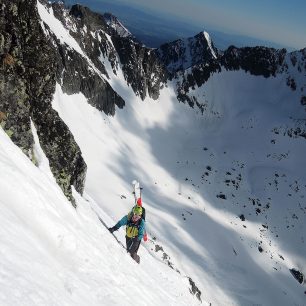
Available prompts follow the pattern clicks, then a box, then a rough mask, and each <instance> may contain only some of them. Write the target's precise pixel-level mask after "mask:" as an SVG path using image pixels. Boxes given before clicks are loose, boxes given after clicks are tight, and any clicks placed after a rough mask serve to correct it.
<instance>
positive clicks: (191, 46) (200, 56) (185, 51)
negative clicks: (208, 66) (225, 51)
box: [157, 31, 218, 73]
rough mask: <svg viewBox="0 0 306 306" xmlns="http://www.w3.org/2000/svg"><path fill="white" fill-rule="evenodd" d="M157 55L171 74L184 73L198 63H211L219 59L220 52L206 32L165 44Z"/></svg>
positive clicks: (158, 50)
mask: <svg viewBox="0 0 306 306" xmlns="http://www.w3.org/2000/svg"><path fill="white" fill-rule="evenodd" d="M157 53H158V55H159V57H160V58H161V60H162V62H164V63H165V65H166V66H167V68H168V70H169V72H170V73H175V72H177V71H183V70H186V69H187V68H189V67H192V66H194V65H196V64H198V63H202V62H209V61H211V60H214V59H217V57H218V50H217V49H216V48H215V46H214V44H213V42H212V40H211V38H210V36H209V34H208V33H207V32H205V31H202V32H200V33H198V34H197V35H195V36H193V37H189V38H183V39H178V40H175V41H173V42H169V43H166V44H163V45H161V46H160V47H159V48H158V49H157Z"/></svg>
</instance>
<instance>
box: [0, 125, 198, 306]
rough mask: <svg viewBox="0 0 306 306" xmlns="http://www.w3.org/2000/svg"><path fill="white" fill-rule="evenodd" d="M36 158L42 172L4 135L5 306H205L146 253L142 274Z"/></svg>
mask: <svg viewBox="0 0 306 306" xmlns="http://www.w3.org/2000/svg"><path fill="white" fill-rule="evenodd" d="M33 131H34V134H35V129H33ZM35 138H36V141H37V136H36V137H35ZM36 155H37V159H38V161H39V168H36V167H35V166H34V165H33V164H32V163H31V161H30V160H28V159H27V157H26V156H25V155H24V154H23V153H22V152H21V150H20V149H19V148H18V147H16V146H15V145H14V144H13V143H12V142H11V140H10V139H9V138H8V136H7V135H6V134H5V133H4V132H3V130H2V129H0V164H1V176H0V189H1V199H0V211H1V212H0V222H1V229H0V233H1V234H0V258H1V260H0V285H1V291H0V305H6V306H10V305H14V306H15V305H131V304H133V305H166V304H167V305H168V304H169V305H197V304H199V301H197V300H196V299H195V298H194V297H193V296H192V295H190V293H189V290H188V286H189V282H188V280H187V279H186V278H184V277H182V276H180V275H179V274H177V273H175V272H174V271H173V270H170V269H168V268H167V267H166V266H165V265H164V264H162V263H159V262H157V261H156V260H155V259H154V258H152V256H150V254H149V253H148V252H147V251H146V250H145V249H142V250H141V251H140V252H141V254H142V260H143V262H144V264H141V265H140V266H138V265H137V264H136V263H135V262H134V261H133V260H132V259H131V258H130V257H129V256H128V255H127V254H126V251H125V250H124V249H123V248H122V247H121V246H120V245H119V244H118V243H117V242H116V240H115V239H114V238H113V237H112V236H111V234H110V233H109V232H108V230H107V229H106V228H105V227H104V226H103V225H102V224H101V223H100V221H99V219H98V217H97V214H96V213H95V212H94V211H93V210H92V208H91V206H90V205H89V202H88V200H85V199H84V198H81V197H80V196H79V195H78V194H77V193H74V196H75V197H76V200H77V205H78V208H77V210H75V209H74V208H73V207H72V205H71V204H70V203H69V202H68V201H67V199H66V198H65V196H64V195H63V194H62V192H61V190H60V188H59V187H58V186H57V185H56V183H55V180H54V179H53V177H52V176H50V173H51V172H50V169H49V168H48V161H47V159H46V157H45V156H44V154H43V152H42V150H41V149H40V147H39V143H36ZM91 204H92V205H94V202H93V201H92V200H91ZM99 213H100V215H101V216H103V219H104V221H105V222H108V223H113V221H112V220H111V219H110V218H109V217H108V216H107V215H105V214H104V213H103V211H102V210H101V209H100V210H99Z"/></svg>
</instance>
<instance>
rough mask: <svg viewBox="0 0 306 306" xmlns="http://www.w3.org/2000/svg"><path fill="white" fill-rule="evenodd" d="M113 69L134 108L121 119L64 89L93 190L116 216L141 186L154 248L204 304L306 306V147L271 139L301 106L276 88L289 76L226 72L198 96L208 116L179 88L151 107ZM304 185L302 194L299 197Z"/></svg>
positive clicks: (63, 109) (59, 103)
mask: <svg viewBox="0 0 306 306" xmlns="http://www.w3.org/2000/svg"><path fill="white" fill-rule="evenodd" d="M109 74H110V76H111V81H110V82H111V85H113V86H114V87H115V86H117V87H116V88H115V89H116V90H117V92H118V93H119V94H120V95H121V96H123V97H125V98H126V101H127V106H126V107H125V108H124V109H123V110H117V113H116V115H115V117H107V116H105V115H104V114H102V113H100V112H98V111H97V110H96V109H94V108H92V107H91V106H90V105H88V104H87V102H86V99H85V98H84V97H83V96H82V95H72V96H67V95H65V94H63V93H62V92H61V89H60V86H57V90H56V95H55V98H54V103H53V106H54V108H55V109H56V110H57V111H58V112H59V114H60V116H61V117H62V118H63V119H64V121H65V122H66V123H67V124H68V126H69V127H70V129H71V131H72V133H73V134H74V135H75V138H76V141H77V142H78V144H79V145H80V147H81V150H82V152H83V155H84V159H85V161H86V163H87V165H88V175H87V180H86V186H85V190H86V193H87V194H88V195H90V197H91V198H92V199H94V200H95V201H96V203H97V204H98V205H99V207H102V208H103V210H105V211H106V213H107V214H108V215H110V216H111V217H112V218H113V219H114V220H117V219H119V218H120V217H121V216H122V215H123V214H125V213H126V212H127V211H128V210H129V209H130V207H131V206H132V201H133V200H132V196H131V193H130V192H131V185H130V182H131V181H132V180H133V179H134V178H137V179H139V180H140V181H141V182H142V184H143V186H144V191H143V197H144V203H145V206H146V208H147V223H148V224H147V225H148V230H149V233H150V235H151V237H156V240H155V242H154V243H155V244H158V245H160V246H162V247H163V249H164V251H165V253H166V254H167V255H168V256H170V262H171V263H172V264H173V266H174V267H175V268H176V269H178V270H180V271H182V272H183V274H186V275H188V276H190V277H191V278H192V279H193V280H194V281H195V283H196V285H197V286H198V287H199V289H200V290H201V291H202V297H203V298H204V299H205V300H207V301H209V302H212V303H213V304H217V305H254V304H259V305H303V303H304V302H305V295H304V292H303V288H302V287H301V286H300V285H299V284H298V283H297V282H296V280H294V279H293V278H292V276H291V275H290V273H289V268H292V267H298V268H299V269H300V270H301V271H304V272H305V270H304V269H305V264H306V261H305V257H304V254H305V251H306V250H305V244H304V233H305V208H304V206H305V205H304V203H303V202H302V201H303V200H302V199H303V198H304V194H305V187H304V186H305V174H304V173H303V169H302V167H301V164H303V156H304V152H305V149H306V146H305V142H304V141H303V139H302V138H299V139H290V138H289V137H282V136H281V135H276V134H275V133H273V132H272V130H273V128H275V127H276V126H278V125H279V124H280V123H282V124H285V123H288V124H290V120H291V119H290V116H294V115H296V114H297V113H298V112H300V111H301V110H300V108H299V104H293V106H290V107H288V105H287V100H288V96H292V94H291V92H290V90H289V88H287V87H286V86H283V87H282V88H284V89H283V90H282V91H280V90H279V89H278V88H279V87H280V85H281V84H282V82H283V81H284V80H282V79H281V78H274V79H265V78H258V77H254V76H250V75H248V74H246V73H242V72H222V73H221V74H217V75H215V76H214V77H213V78H212V79H211V80H209V81H208V82H207V83H206V84H205V86H204V87H203V88H200V89H196V90H195V92H193V93H192V94H194V95H196V96H198V98H199V97H202V100H204V101H207V105H206V111H205V112H204V114H203V115H202V114H201V113H200V112H197V111H196V110H194V109H191V108H189V107H188V106H186V105H184V104H179V103H178V101H177V100H176V97H175V92H174V90H173V89H172V84H171V83H169V84H168V87H167V88H165V89H164V90H163V91H162V92H161V96H160V99H159V100H158V101H153V100H150V99H146V100H145V101H144V102H142V101H141V100H140V99H139V98H137V97H135V95H134V94H133V92H132V91H131V89H130V88H129V87H127V86H126V85H125V82H124V80H123V77H122V75H121V74H120V73H118V77H117V76H115V75H113V74H112V73H111V71H109ZM120 75H121V76H120ZM112 82H113V83H112ZM114 84H116V85H114ZM118 84H120V86H119V85H118ZM235 84H237V85H236V87H235ZM255 88H257V89H258V90H257V91H256V90H255ZM276 92H277V95H275V93H276ZM224 93H226V95H225V94H224ZM250 93H253V96H252V97H250ZM254 93H256V94H254ZM292 98H294V97H292ZM208 101H210V102H208ZM295 105H296V106H295ZM271 140H274V141H273V142H271ZM274 142H275V143H274ZM284 175H285V176H284ZM277 178H279V179H278V181H279V182H277V183H275V181H276V180H277ZM228 180H229V182H228ZM295 181H298V185H299V186H300V187H299V188H300V191H299V192H298V193H293V192H291V193H292V195H291V196H290V197H289V196H288V193H289V192H290V190H291V191H292V188H294V187H292V184H294V182H295ZM275 184H277V186H275ZM290 185H291V187H290ZM220 194H224V196H225V197H226V199H225V200H224V199H222V197H217V196H220ZM253 203H255V204H253ZM259 211H260V212H259ZM242 214H243V215H244V216H245V219H246V220H245V221H242V220H240V218H239V216H240V215H242ZM293 215H296V216H298V218H296V219H295V218H293V217H292V216H293ZM287 226H288V227H290V228H289V229H288V228H287ZM146 248H147V249H148V250H149V251H150V252H151V253H152V255H154V256H155V257H157V258H158V252H157V253H155V250H154V248H153V247H151V245H150V244H148V245H146ZM260 248H261V250H263V251H262V252H260V251H259V250H260ZM152 249H153V250H152ZM154 253H155V254H154ZM140 255H141V254H140ZM166 262H167V261H166Z"/></svg>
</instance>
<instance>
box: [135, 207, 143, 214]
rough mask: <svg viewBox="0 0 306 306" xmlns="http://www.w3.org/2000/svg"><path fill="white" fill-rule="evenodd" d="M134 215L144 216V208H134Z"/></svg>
mask: <svg viewBox="0 0 306 306" xmlns="http://www.w3.org/2000/svg"><path fill="white" fill-rule="evenodd" d="M133 214H134V215H138V216H141V214H142V207H141V206H135V207H134V208H133Z"/></svg>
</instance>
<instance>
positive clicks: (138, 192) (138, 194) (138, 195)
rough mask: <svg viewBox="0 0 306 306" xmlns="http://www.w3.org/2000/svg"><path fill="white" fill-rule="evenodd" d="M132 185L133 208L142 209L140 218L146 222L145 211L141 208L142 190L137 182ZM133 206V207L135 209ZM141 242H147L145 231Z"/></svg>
mask: <svg viewBox="0 0 306 306" xmlns="http://www.w3.org/2000/svg"><path fill="white" fill-rule="evenodd" d="M132 184H133V194H134V199H135V206H140V207H142V214H141V218H142V219H143V220H144V221H145V220H146V209H145V208H144V207H143V206H142V198H141V190H142V189H143V188H142V187H140V184H139V182H138V181H136V180H134V181H133V182H132ZM135 206H134V207H135ZM143 240H144V241H147V240H148V235H147V232H146V231H145V233H144V235H143Z"/></svg>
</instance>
